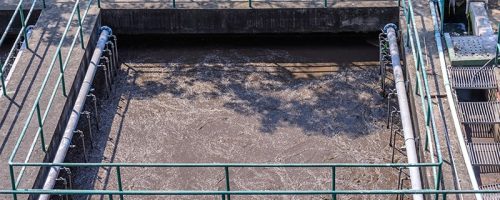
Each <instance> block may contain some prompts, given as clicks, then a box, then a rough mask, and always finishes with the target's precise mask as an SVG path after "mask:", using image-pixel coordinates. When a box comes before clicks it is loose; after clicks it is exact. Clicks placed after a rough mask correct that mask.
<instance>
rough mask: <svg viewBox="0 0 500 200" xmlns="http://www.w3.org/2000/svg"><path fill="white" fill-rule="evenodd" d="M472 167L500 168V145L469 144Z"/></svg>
mask: <svg viewBox="0 0 500 200" xmlns="http://www.w3.org/2000/svg"><path fill="white" fill-rule="evenodd" d="M467 150H468V151H469V156H470V159H471V162H472V165H476V166H500V143H468V144H467Z"/></svg>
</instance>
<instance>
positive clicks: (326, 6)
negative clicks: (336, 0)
mask: <svg viewBox="0 0 500 200" xmlns="http://www.w3.org/2000/svg"><path fill="white" fill-rule="evenodd" d="M324 3H325V8H328V0H325V2H324Z"/></svg>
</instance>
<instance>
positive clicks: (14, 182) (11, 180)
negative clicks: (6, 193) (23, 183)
mask: <svg viewBox="0 0 500 200" xmlns="http://www.w3.org/2000/svg"><path fill="white" fill-rule="evenodd" d="M9 173H10V184H12V190H14V191H15V190H16V188H17V186H16V178H15V177H14V166H12V165H11V164H9ZM12 199H14V200H17V194H15V193H12Z"/></svg>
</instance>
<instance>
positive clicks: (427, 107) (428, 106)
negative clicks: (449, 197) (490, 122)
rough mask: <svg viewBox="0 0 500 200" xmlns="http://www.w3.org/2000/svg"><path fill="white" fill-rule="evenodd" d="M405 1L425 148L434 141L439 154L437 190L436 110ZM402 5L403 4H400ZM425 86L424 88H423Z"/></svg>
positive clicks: (409, 3)
mask: <svg viewBox="0 0 500 200" xmlns="http://www.w3.org/2000/svg"><path fill="white" fill-rule="evenodd" d="M400 1H403V12H404V15H405V20H406V37H404V38H403V40H404V41H405V45H406V46H410V48H411V50H412V51H411V52H412V56H413V60H414V64H415V70H416V72H415V74H416V79H417V80H415V85H416V91H414V92H415V94H417V95H419V96H420V103H421V106H422V112H423V113H424V121H425V122H424V123H425V144H424V145H425V148H427V147H428V146H429V145H428V144H429V143H430V142H431V141H430V140H431V139H433V140H434V146H435V151H436V154H437V162H436V163H438V164H439V166H436V167H434V168H433V169H432V172H433V176H434V186H435V188H436V190H438V189H439V187H440V184H439V181H440V180H441V179H442V163H443V158H442V154H441V145H440V141H439V136H438V130H437V126H436V122H435V117H434V108H433V103H432V98H431V93H430V87H429V81H428V77H427V70H426V65H425V63H424V60H423V58H424V57H423V53H422V48H421V45H420V36H419V33H418V29H417V26H416V23H415V20H414V19H415V16H414V11H413V5H412V1H411V0H400ZM400 5H401V3H400ZM422 85H423V87H422ZM430 147H431V149H430V150H429V152H430V156H429V157H430V159H431V162H433V163H434V162H435V161H434V149H433V148H432V145H431V146H430Z"/></svg>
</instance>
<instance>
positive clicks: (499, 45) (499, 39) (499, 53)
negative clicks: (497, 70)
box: [495, 23, 500, 67]
mask: <svg viewBox="0 0 500 200" xmlns="http://www.w3.org/2000/svg"><path fill="white" fill-rule="evenodd" d="M497 27H498V28H499V30H498V35H497V50H496V52H495V66H497V67H498V60H499V59H500V58H499V57H498V56H500V23H499V24H498V26H497Z"/></svg>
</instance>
